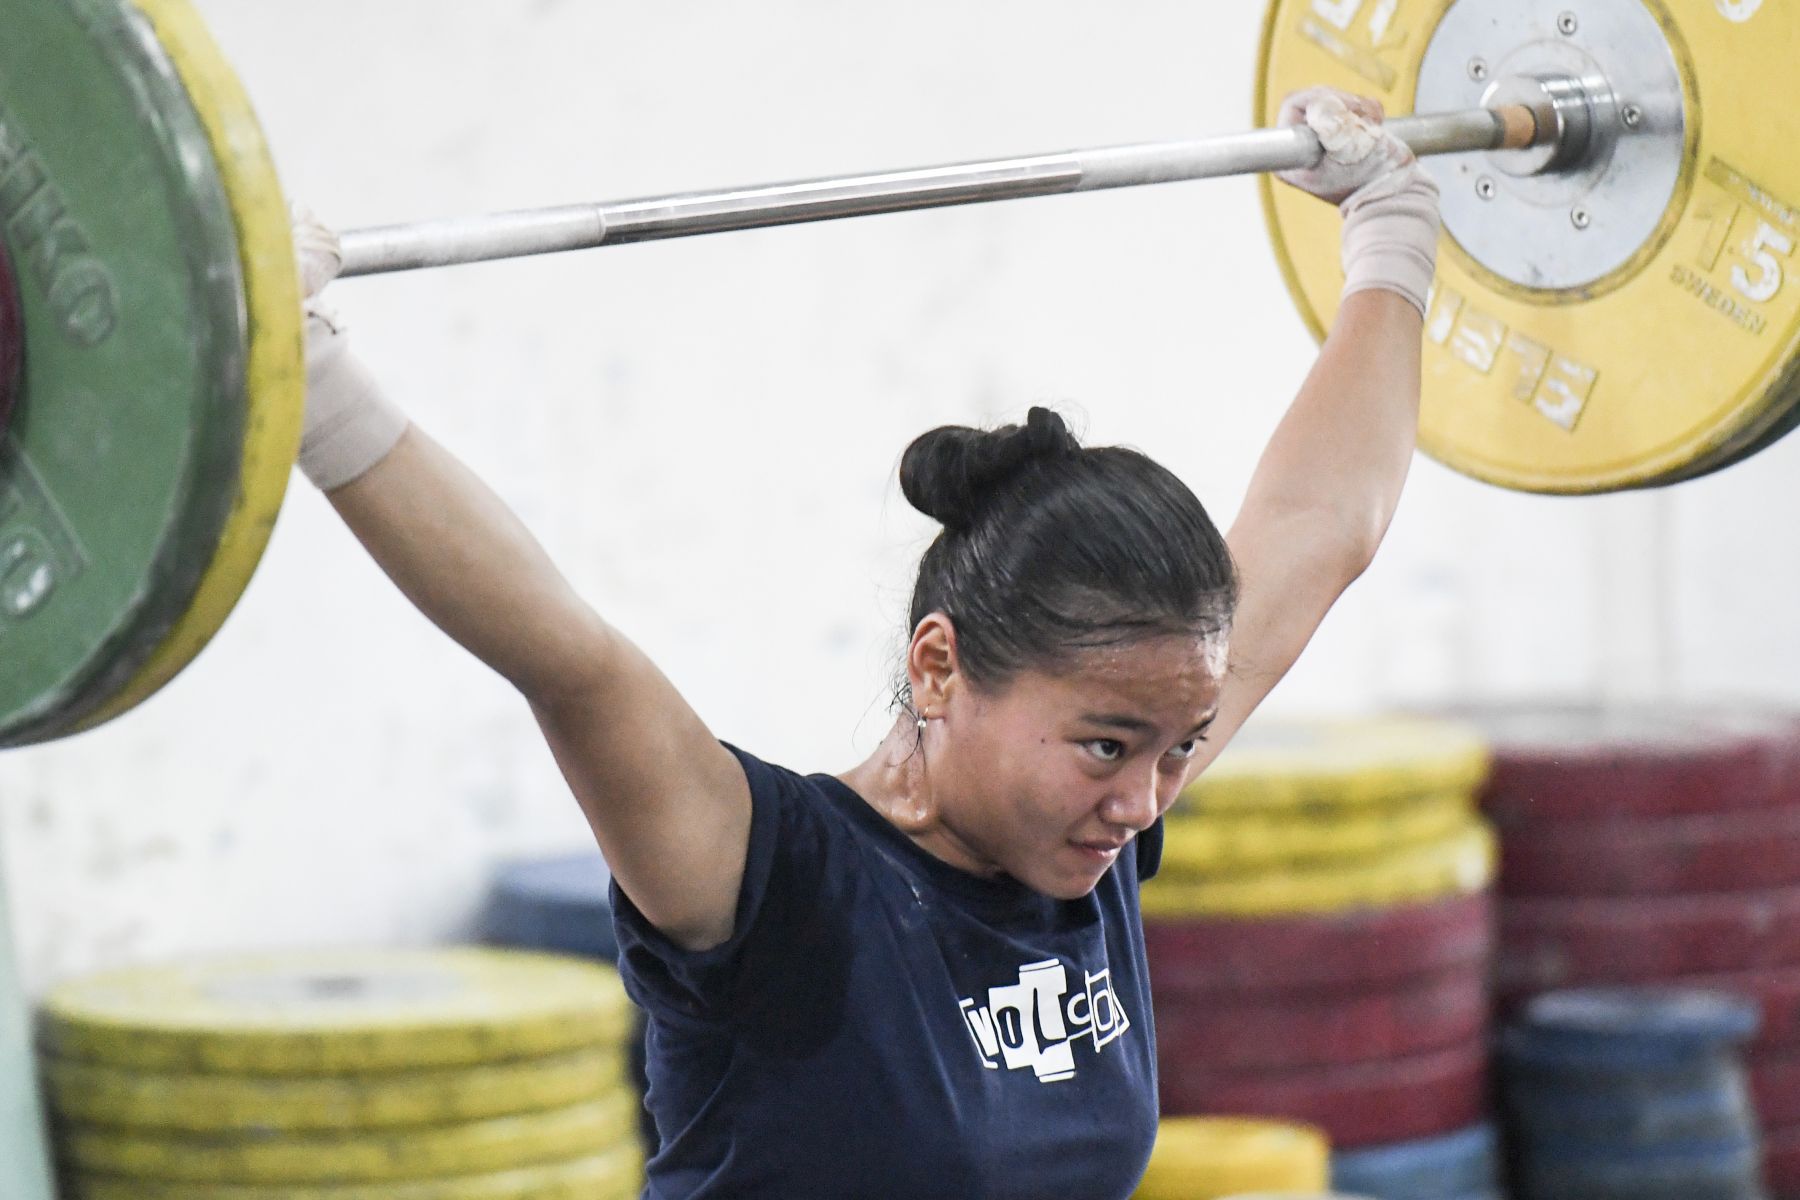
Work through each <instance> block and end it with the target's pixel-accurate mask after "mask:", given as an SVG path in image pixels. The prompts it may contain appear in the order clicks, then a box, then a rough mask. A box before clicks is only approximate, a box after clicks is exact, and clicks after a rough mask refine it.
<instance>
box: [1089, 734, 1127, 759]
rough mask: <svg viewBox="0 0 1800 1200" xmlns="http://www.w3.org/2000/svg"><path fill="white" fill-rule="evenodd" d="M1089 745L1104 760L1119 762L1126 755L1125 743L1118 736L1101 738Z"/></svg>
mask: <svg viewBox="0 0 1800 1200" xmlns="http://www.w3.org/2000/svg"><path fill="white" fill-rule="evenodd" d="M1087 747H1088V750H1089V751H1090V752H1091V753H1092V754H1093V756H1094V757H1095V758H1097V759H1099V760H1101V761H1102V762H1118V761H1119V760H1120V759H1121V758H1124V757H1125V743H1124V742H1121V741H1119V740H1118V739H1117V738H1099V739H1097V740H1095V741H1091V742H1089V743H1088V744H1087Z"/></svg>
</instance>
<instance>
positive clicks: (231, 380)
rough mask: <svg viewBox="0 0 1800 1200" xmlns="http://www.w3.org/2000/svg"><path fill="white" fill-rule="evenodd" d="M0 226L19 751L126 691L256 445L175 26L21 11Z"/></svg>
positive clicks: (1, 600)
mask: <svg viewBox="0 0 1800 1200" xmlns="http://www.w3.org/2000/svg"><path fill="white" fill-rule="evenodd" d="M0 27H4V28H5V29H6V31H7V35H6V37H5V38H4V39H0V230H4V237H5V239H6V243H7V248H8V250H9V251H10V253H11V256H12V259H13V262H14V264H15V268H16V271H17V274H18V277H19V284H20V292H21V299H22V310H23V314H24V329H25V341H24V363H25V368H24V385H23V389H22V391H21V394H20V398H19V403H18V406H17V409H16V411H15V412H14V414H13V420H12V424H11V428H10V430H9V431H8V433H7V434H6V437H5V440H4V443H3V444H0V646H4V647H5V649H4V655H5V662H6V670H5V671H4V672H0V745H11V744H19V743H22V742H28V741H34V740H40V739H42V738H45V737H49V736H54V735H55V734H56V733H57V732H60V731H62V730H63V729H64V728H66V727H67V726H68V724H69V723H70V722H72V721H73V720H74V719H75V718H76V717H77V716H78V715H79V713H80V712H82V711H84V710H86V709H88V708H90V707H92V705H93V704H94V702H95V700H96V698H103V697H105V696H106V695H108V694H110V693H111V692H112V691H114V690H116V689H117V688H118V687H120V686H122V684H123V683H124V681H126V680H128V679H129V678H130V677H131V675H132V674H133V673H134V672H135V671H136V669H137V668H138V667H139V666H140V665H141V664H142V663H143V662H145V661H146V660H147V659H148V658H149V657H150V656H151V655H152V654H153V653H154V652H155V650H156V648H157V646H158V645H159V644H160V643H161V642H162V641H163V640H164V638H165V637H166V635H167V633H168V631H169V629H170V628H171V627H172V626H173V625H174V623H175V622H176V621H177V620H178V619H179V617H180V616H181V614H182V613H183V611H184V610H185V609H186V607H187V606H188V604H189V602H190V601H191V599H192V597H193V595H194V593H195V591H196V589H197V588H198V586H199V583H200V580H201V579H202V577H203V576H204V574H205V571H206V569H207V567H208V565H209V563H210V562H211V560H212V558H213V556H214V551H215V549H216V546H217V542H218V538H219V535H220V532H221V530H222V529H223V528H224V527H225V525H226V522H227V521H228V519H229V517H230V515H231V510H232V506H233V503H234V500H235V498H236V492H237V483H238V478H239V473H240V463H241V458H242V454H243V446H244V439H245V418H244V410H245V404H246V382H245V380H246V356H247V350H246V346H247V337H246V328H245V326H246V318H245V298H244V285H243V278H242V270H241V266H240V255H239V247H238V241H237V237H236V233H235V227H234V223H233V219H232V216H231V210H230V206H229V203H228V200H227V197H226V193H225V189H224V187H223V184H222V181H221V177H220V175H219V172H218V170H217V168H216V164H215V162H214V158H213V156H212V154H211V152H210V151H209V149H208V142H207V139H206V135H205V132H204V130H203V128H202V127H201V125H200V123H199V120H198V118H197V116H196V114H195V112H194V110H193V108H192V106H191V105H190V103H189V101H188V98H187V93H186V91H185V89H184V87H183V85H182V84H181V82H180V80H179V78H178V77H177V75H176V73H175V71H174V69H173V67H172V66H171V64H170V63H169V61H168V58H167V56H166V55H165V54H163V53H162V50H161V46H160V43H159V42H158V40H157V38H156V36H155V34H154V32H153V31H152V29H151V27H150V26H149V24H148V22H147V21H145V20H144V19H143V18H142V17H141V16H140V15H139V14H138V13H137V11H136V10H135V9H131V8H127V7H124V6H122V5H120V4H118V3H115V2H113V0H0Z"/></svg>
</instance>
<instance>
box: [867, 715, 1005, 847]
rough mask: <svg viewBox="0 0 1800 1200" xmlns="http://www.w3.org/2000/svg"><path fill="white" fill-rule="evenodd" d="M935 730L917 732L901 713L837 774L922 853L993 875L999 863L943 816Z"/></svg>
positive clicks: (913, 722)
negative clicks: (934, 770)
mask: <svg viewBox="0 0 1800 1200" xmlns="http://www.w3.org/2000/svg"><path fill="white" fill-rule="evenodd" d="M936 734H937V730H935V729H932V728H929V727H928V728H927V729H926V730H924V731H923V733H922V734H921V731H920V729H919V727H918V724H917V723H916V722H915V721H914V720H913V719H912V718H910V717H907V716H904V715H902V716H901V717H899V718H898V719H896V720H895V722H894V727H893V728H892V729H890V730H888V734H887V736H886V737H884V738H883V739H882V740H881V745H879V746H877V747H876V748H875V752H874V753H873V754H871V755H869V757H868V758H867V759H865V760H864V761H863V762H862V763H861V764H860V765H858V766H856V767H852V768H851V769H850V770H848V771H845V772H844V773H843V774H842V775H840V776H838V778H839V779H842V780H843V781H844V782H845V783H846V784H848V785H849V786H850V788H851V789H852V790H853V791H855V792H856V793H857V794H858V795H860V796H861V797H862V798H863V800H864V801H865V802H866V803H867V804H868V805H869V807H870V808H873V809H874V810H875V811H876V812H878V813H880V814H881V815H882V816H883V817H885V818H886V819H887V820H888V822H889V823H891V824H892V825H894V827H895V828H897V829H899V830H900V831H901V832H902V833H904V834H906V836H908V837H910V838H911V839H912V840H913V841H914V842H915V843H917V844H918V846H919V847H920V848H921V849H923V850H924V851H925V852H926V853H928V854H930V855H932V856H933V857H935V858H940V859H942V860H944V861H945V862H947V863H949V864H950V865H951V866H953V867H956V868H958V869H960V870H963V871H967V872H969V873H970V874H972V875H982V876H992V875H997V874H999V873H1000V869H999V867H998V866H996V865H995V864H994V863H992V862H991V861H989V860H988V858H987V857H986V856H985V855H982V854H980V853H978V852H976V851H975V849H974V848H973V847H971V846H970V845H969V844H968V843H967V842H965V841H964V840H963V839H962V838H961V837H960V836H958V835H957V833H956V831H955V830H954V829H953V828H951V826H950V823H949V822H947V821H946V820H945V819H944V813H943V808H942V805H941V803H940V801H939V798H938V797H937V795H936V793H935V790H934V788H933V786H932V783H933V781H932V775H931V751H932V743H933V742H934V741H935V740H936Z"/></svg>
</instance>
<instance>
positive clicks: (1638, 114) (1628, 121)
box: [1619, 104, 1644, 129]
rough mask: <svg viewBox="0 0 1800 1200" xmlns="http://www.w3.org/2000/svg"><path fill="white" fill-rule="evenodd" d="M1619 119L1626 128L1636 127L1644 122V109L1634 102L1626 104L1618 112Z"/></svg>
mask: <svg viewBox="0 0 1800 1200" xmlns="http://www.w3.org/2000/svg"><path fill="white" fill-rule="evenodd" d="M1619 119H1620V120H1621V121H1623V122H1625V127H1626V128H1627V129H1636V128H1637V127H1638V126H1639V125H1642V124H1643V123H1644V110H1643V109H1641V108H1639V107H1638V106H1637V105H1635V104H1627V105H1626V106H1625V107H1624V108H1623V109H1622V110H1621V111H1620V112H1619Z"/></svg>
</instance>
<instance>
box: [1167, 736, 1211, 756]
mask: <svg viewBox="0 0 1800 1200" xmlns="http://www.w3.org/2000/svg"><path fill="white" fill-rule="evenodd" d="M1205 740H1206V739H1205V738H1203V737H1195V738H1189V739H1188V740H1187V741H1185V742H1183V743H1181V745H1179V746H1177V747H1175V748H1174V749H1173V750H1171V751H1169V755H1170V757H1171V758H1192V757H1194V754H1195V752H1197V751H1198V750H1199V749H1200V743H1201V742H1204V741H1205Z"/></svg>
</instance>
